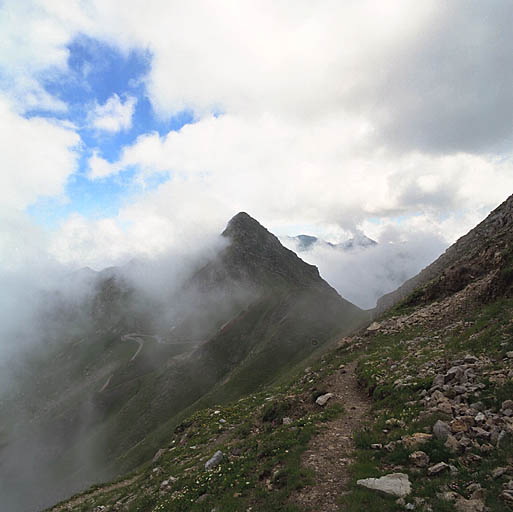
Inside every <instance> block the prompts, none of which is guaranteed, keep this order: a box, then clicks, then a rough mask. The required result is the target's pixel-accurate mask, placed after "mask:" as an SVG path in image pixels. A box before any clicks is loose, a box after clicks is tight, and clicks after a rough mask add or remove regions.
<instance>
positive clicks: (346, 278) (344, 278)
mask: <svg viewBox="0 0 513 512" xmlns="http://www.w3.org/2000/svg"><path fill="white" fill-rule="evenodd" d="M283 243H284V244H286V245H287V247H289V249H292V250H293V251H296V252H298V254H299V256H300V257H301V258H302V259H303V260H304V261H306V262H307V263H310V264H312V265H316V266H317V267H318V268H319V272H320V274H321V276H322V277H323V278H324V279H325V280H326V281H327V282H328V283H329V284H331V286H333V287H334V288H335V289H336V290H337V291H338V292H339V293H340V294H341V295H342V296H343V297H344V298H345V299H347V300H349V301H350V302H352V303H353V304H355V305H357V306H359V307H361V308H363V309H371V308H374V307H375V306H376V301H377V300H378V299H379V298H380V297H381V296H382V295H384V294H385V293H388V292H391V291H393V290H395V289H396V288H398V287H399V286H400V285H401V284H403V283H404V281H406V280H407V279H409V278H410V277H413V276H414V275H416V274H417V273H418V272H420V270H422V269H423V268H424V267H426V266H427V265H429V264H430V263H432V262H433V261H434V260H435V259H436V258H437V257H438V256H439V255H440V254H441V253H442V252H443V251H444V250H445V249H446V248H447V243H446V242H445V241H444V240H443V239H442V238H440V237H438V236H436V235H433V234H426V233H417V234H415V233H413V234H411V235H410V236H409V238H408V240H406V241H405V240H402V239H401V238H400V237H399V235H398V233H397V232H396V231H395V230H389V231H387V232H384V233H383V235H382V236H381V238H380V240H379V243H378V244H376V245H370V246H367V247H361V246H355V247H353V248H352V249H349V250H345V249H343V248H341V247H330V246H329V245H327V244H323V243H317V244H314V245H312V246H311V247H310V248H309V249H308V250H303V251H298V249H299V243H298V242H297V241H295V240H294V239H293V238H288V239H284V240H283Z"/></svg>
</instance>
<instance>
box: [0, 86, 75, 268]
mask: <svg viewBox="0 0 513 512" xmlns="http://www.w3.org/2000/svg"><path fill="white" fill-rule="evenodd" d="M79 144H80V137H79V136H78V135H77V134H76V133H75V132H74V131H73V129H72V128H71V127H69V126H67V125H66V124H62V123H58V122H57V121H52V120H48V119H41V118H30V119H26V118H24V117H22V116H20V115H19V114H17V113H16V112H14V111H13V109H12V108H11V107H10V105H9V104H8V103H7V102H6V101H5V99H3V98H2V97H1V96H0V154H1V155H2V167H1V168H0V218H1V219H2V220H1V223H0V224H1V225H0V231H1V236H0V266H1V267H3V268H4V269H6V268H10V267H20V268H22V267H23V266H26V265H28V264H36V263H40V262H41V261H42V260H44V259H46V257H47V255H46V250H47V244H48V239H47V237H46V235H45V234H44V233H43V232H42V231H41V229H40V228H37V227H36V226H34V224H33V222H32V221H31V219H29V218H28V217H27V216H26V215H25V214H24V210H25V208H26V207H27V206H29V205H30V204H32V203H34V202H35V201H36V200H37V199H38V198H41V197H44V196H61V197H63V198H64V187H65V184H66V181H67V179H68V177H69V176H70V174H71V173H72V172H73V171H74V170H75V167H76V161H77V158H78V154H77V152H76V148H77V146H78V145H79Z"/></svg>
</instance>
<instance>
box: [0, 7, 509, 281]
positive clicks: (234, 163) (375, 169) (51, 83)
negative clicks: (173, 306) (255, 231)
mask: <svg viewBox="0 0 513 512" xmlns="http://www.w3.org/2000/svg"><path fill="white" fill-rule="evenodd" d="M512 21H513V4H512V3H511V2H509V1H508V0H503V1H500V0H488V1H486V2H482V1H479V0H465V1H463V0H461V1H460V0H453V1H451V2H446V1H442V0H440V1H434V0H433V1H432V0H426V1H424V2H414V3H412V2H411V1H409V0H395V1H394V2H382V1H379V0H377V1H370V0H359V1H353V0H345V1H340V0H319V1H316V2H312V1H307V0H294V1H292V0H272V1H270V0H269V1H268V0H260V1H258V2H254V1H248V0H237V1H230V0H223V1H216V2H214V1H207V0H205V1H197V0H188V1H187V2H178V1H171V0H144V1H142V0H126V1H124V2H123V5H122V6H121V4H120V3H119V2H117V1H114V0H67V1H66V2H62V1H58V0H39V1H37V0H0V32H1V34H2V44H1V46H0V154H1V155H2V165H1V168H0V195H1V196H0V266H1V267H2V268H4V269H5V268H9V269H16V268H18V269H19V268H26V267H27V266H28V265H31V266H33V267H34V268H37V267H38V266H41V265H43V264H54V263H55V264H64V265H69V266H72V267H81V266H85V265H88V266H91V267H92V268H95V269H101V268H103V267H106V266H109V265H114V264H120V263H122V262H123V261H127V260H128V259H131V258H133V257H137V256H145V257H153V256H157V255H159V254H164V253H165V252H166V251H169V250H173V249H174V248H176V247H177V246H180V247H181V248H184V247H185V248H187V247H189V246H190V247H194V246H195V245H196V244H197V242H198V240H201V239H202V238H203V237H204V236H205V234H206V233H210V232H213V231H215V232H218V231H221V230H222V228H223V226H224V225H225V224H226V222H227V220H228V219H229V218H230V217H231V216H233V215H234V214H235V213H237V212H238V211H247V212H248V213H249V214H250V215H252V216H253V217H255V218H257V219H258V220H259V221H260V222H261V223H262V224H264V225H265V226H266V227H268V228H269V229H270V230H271V231H273V232H275V233H276V234H278V235H281V236H285V235H296V234H299V233H306V234H312V235H317V236H320V237H322V238H324V239H326V240H330V241H333V242H339V241H342V240H344V239H347V238H349V237H351V236H352V235H353V234H354V233H359V232H364V233H365V234H366V235H368V236H370V237H371V238H373V239H374V240H377V241H378V242H379V243H380V244H381V246H382V248H381V249H380V250H381V251H382V253H383V255H384V256H383V257H385V256H386V255H388V256H387V257H389V256H390V254H391V253H390V251H389V250H388V249H383V246H385V245H386V246H387V247H388V245H389V244H396V247H409V250H410V252H411V258H412V260H414V264H413V265H412V267H411V269H410V272H409V273H413V272H416V271H418V270H420V268H422V266H424V265H426V264H427V263H429V260H430V258H432V257H436V255H437V254H439V253H440V252H441V251H443V249H444V248H445V247H447V246H448V244H450V243H452V242H453V241H455V240H456V239H457V238H458V237H459V236H461V235H463V234H465V233H466V232H467V231H468V230H469V229H470V228H472V227H473V226H474V225H475V224H476V223H477V222H479V221H480V220H482V219H483V218H484V217H485V216H486V215H487V214H488V213H489V212H490V211H491V210H492V209H493V208H495V207H496V206H498V205H499V204H500V203H501V202H502V201H503V200H504V199H506V198H507V197H508V196H509V195H510V193H512V192H513V159H512V151H513V146H512V142H513V123H512V119H513V87H512V86H513V52H512V51H511V50H512V48H513V31H511V23H512ZM401 244H402V245H401ZM414 246H415V247H417V250H414ZM387 251H388V252H387ZM392 253H393V251H392ZM371 260H372V258H371ZM319 261H320V263H319V262H318V264H319V267H320V268H321V273H322V272H323V268H322V259H320V260H319ZM372 261H373V260H372ZM375 264H376V263H375V262H374V263H372V265H375ZM387 265H389V263H387ZM398 265H402V264H401V263H398ZM399 284H400V283H399Z"/></svg>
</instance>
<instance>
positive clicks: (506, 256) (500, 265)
mask: <svg viewBox="0 0 513 512" xmlns="http://www.w3.org/2000/svg"><path fill="white" fill-rule="evenodd" d="M492 273H493V276H492V275H491V274H492ZM487 275H490V278H491V279H490V282H489V283H488V284H487V286H486V287H485V289H483V290H481V292H480V293H481V297H480V299H485V300H491V299H493V298H495V297H497V296H499V295H503V294H509V293H510V292H511V287H512V284H513V195H512V196H510V197H509V198H508V199H507V200H506V201H504V203H502V204H501V205H500V206H499V207H498V208H496V209H495V210H494V211H493V212H491V213H490V215H488V217H487V218H486V219H485V220H484V221H482V222H481V223H480V224H478V225H477V226H476V227H475V228H474V229H472V230H471V231H469V233H467V234H466V235H465V236H463V237H461V238H460V239H459V240H458V241H457V242H456V243H455V244H453V245H452V246H451V247H449V249H447V250H446V251H445V253H444V254H442V255H441V256H440V257H439V258H438V259H437V260H436V261H435V262H433V263H432V264H431V265H429V266H428V267H426V268H425V269H424V270H423V271H422V272H420V273H419V274H418V275H417V276H415V277H413V278H412V279H410V280H408V281H406V282H405V283H404V284H403V285H402V286H401V287H399V288H398V289H397V290H395V291H394V292H391V293H388V294H386V295H384V296H383V297H381V299H379V300H378V304H377V306H376V310H375V314H376V316H377V315H379V314H381V313H383V312H384V311H386V310H387V309H389V308H391V307H392V306H394V305H395V304H397V303H398V302H400V301H402V300H406V301H407V304H406V305H408V306H415V305H417V304H422V303H429V302H432V301H434V300H438V299H440V298H444V297H447V296H449V295H451V294H454V293H455V292H458V291H460V290H463V289H464V288H465V287H466V286H467V285H469V284H471V283H474V282H476V281H478V280H479V279H483V278H484V277H485V276H487ZM414 290H415V293H412V292H414ZM410 294H411V295H410Z"/></svg>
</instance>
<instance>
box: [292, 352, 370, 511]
mask: <svg viewBox="0 0 513 512" xmlns="http://www.w3.org/2000/svg"><path fill="white" fill-rule="evenodd" d="M356 365H357V362H356V361H353V362H352V363H350V364H348V365H346V367H345V368H344V369H342V370H338V371H337V372H336V373H335V374H333V375H331V376H330V377H329V378H328V379H327V381H326V386H325V387H326V389H327V391H329V392H330V393H334V395H335V396H334V397H333V398H332V399H331V400H332V401H334V402H338V403H340V404H342V405H343V406H344V409H345V411H344V413H343V414H342V415H341V417H339V418H336V419H335V420H333V421H330V422H329V423H327V424H326V426H325V428H324V429H323V430H322V431H321V432H320V434H319V435H317V436H316V437H314V438H313V439H312V441H311V442H310V446H309V448H308V450H307V451H306V452H305V453H304V454H303V456H302V461H301V462H302V465H303V467H305V468H308V469H311V470H313V471H314V473H315V477H314V478H315V483H314V484H313V485H310V486H307V487H304V488H303V489H300V490H299V491H297V492H296V493H295V494H294V495H293V496H292V501H293V502H295V503H297V504H298V505H300V506H302V507H304V508H305V509H307V510H312V511H315V512H335V511H338V510H339V506H338V505H337V499H338V497H339V496H340V495H341V494H343V493H344V491H345V489H346V487H347V484H348V480H349V474H348V466H349V465H350V463H351V456H352V452H353V450H354V444H353V433H354V432H355V431H356V430H358V429H359V428H360V426H361V425H362V423H364V422H365V420H366V419H367V417H368V414H369V410H370V406H371V400H370V398H369V397H368V396H367V395H366V394H365V392H364V391H362V389H361V388H360V387H359V386H358V383H357V381H356V374H355V369H356Z"/></svg>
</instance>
